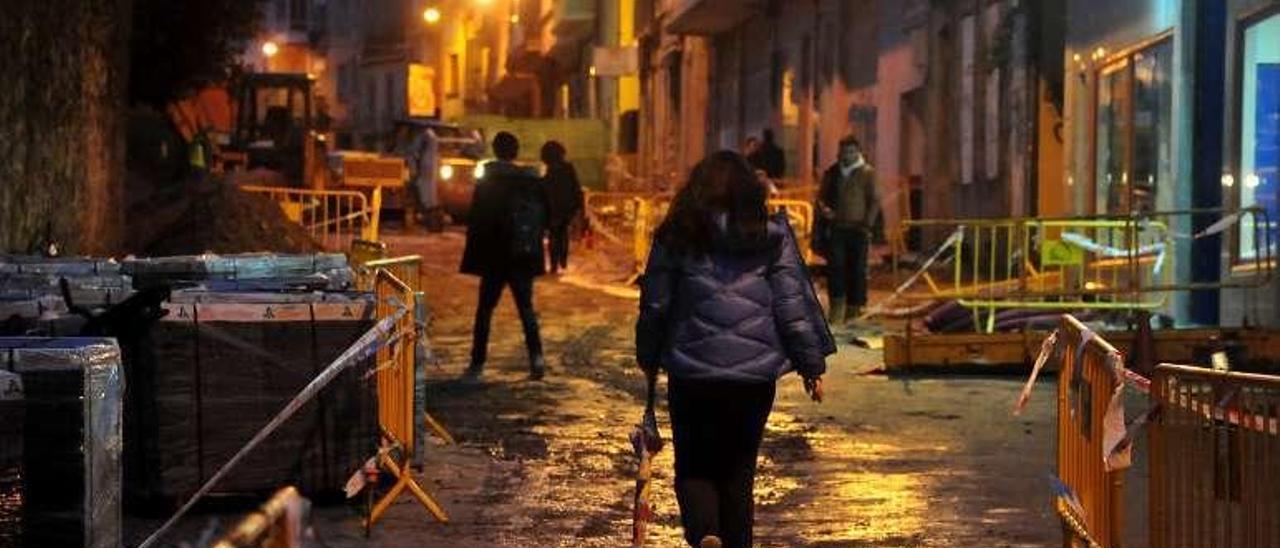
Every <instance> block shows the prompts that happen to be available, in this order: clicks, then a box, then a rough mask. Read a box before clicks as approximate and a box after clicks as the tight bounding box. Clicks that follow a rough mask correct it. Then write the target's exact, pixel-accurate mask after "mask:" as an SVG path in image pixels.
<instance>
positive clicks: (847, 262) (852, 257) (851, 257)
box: [827, 227, 868, 308]
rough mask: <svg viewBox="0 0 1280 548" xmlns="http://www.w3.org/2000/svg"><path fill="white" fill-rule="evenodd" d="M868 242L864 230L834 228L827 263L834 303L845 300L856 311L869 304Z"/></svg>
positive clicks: (830, 294)
mask: <svg viewBox="0 0 1280 548" xmlns="http://www.w3.org/2000/svg"><path fill="white" fill-rule="evenodd" d="M867 239H868V238H867V231H865V230H862V229H860V228H837V227H832V229H831V251H830V253H829V254H828V258H829V260H828V261H827V268H828V271H829V278H828V280H827V290H828V292H829V296H830V297H831V302H832V303H836V302H840V301H842V300H843V301H845V302H847V303H848V304H849V306H852V307H855V308H857V307H861V306H865V305H866V304H867Z"/></svg>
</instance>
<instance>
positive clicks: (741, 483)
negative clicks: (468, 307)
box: [636, 151, 834, 548]
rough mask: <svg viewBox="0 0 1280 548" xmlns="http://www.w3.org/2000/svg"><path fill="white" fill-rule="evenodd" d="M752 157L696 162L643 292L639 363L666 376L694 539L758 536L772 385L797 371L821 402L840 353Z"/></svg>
mask: <svg viewBox="0 0 1280 548" xmlns="http://www.w3.org/2000/svg"><path fill="white" fill-rule="evenodd" d="M766 192H767V189H766V188H765V186H764V184H763V183H762V182H761V181H760V180H759V179H758V178H757V177H756V175H755V173H754V172H753V170H752V169H751V167H750V166H749V165H748V164H747V162H746V160H745V159H744V158H743V157H742V156H741V155H739V154H737V153H735V152H729V151H722V152H717V153H715V154H712V155H711V156H709V157H707V158H706V159H705V160H703V161H702V162H701V163H699V164H698V166H697V167H695V168H694V170H693V173H692V174H691V176H690V178H689V181H688V183H687V184H686V185H685V186H684V188H682V189H681V190H680V192H679V193H678V194H677V195H676V197H675V200H674V201H673V202H672V205H671V209H670V211H669V212H668V214H667V218H666V219H665V220H664V221H663V223H662V224H661V225H660V226H659V228H658V230H657V233H656V235H655V238H654V244H653V249H652V251H650V254H649V263H648V266H647V268H646V269H645V273H644V277H643V279H642V281H641V289H640V318H639V320H638V321H637V322H636V358H637V361H638V362H639V364H640V366H641V367H642V368H644V370H645V372H646V373H648V374H650V375H654V374H656V373H657V370H658V369H659V368H660V367H661V368H662V369H665V370H666V371H667V377H668V389H667V399H668V405H669V408H670V412H671V430H672V437H673V441H674V443H675V467H676V478H675V484H676V486H675V487H676V498H677V501H678V502H679V504H680V515H681V522H682V524H683V526H684V534H685V539H686V540H687V541H688V542H689V544H690V545H691V546H701V547H708V548H710V547H718V546H722V545H723V546H730V547H747V546H751V543H752V534H751V527H752V521H753V518H752V514H753V505H754V501H753V498H752V486H753V484H754V481H755V471H756V456H757V452H758V450H759V448H760V438H761V436H762V435H763V433H764V425H765V421H766V420H767V419H768V417H769V411H770V410H771V408H772V407H773V398H774V390H775V384H776V381H777V380H778V378H779V377H781V376H782V375H783V374H785V373H787V372H788V371H791V370H792V369H794V370H796V371H797V372H799V374H800V376H801V377H803V378H804V385H805V390H806V391H807V392H808V393H809V395H810V396H811V397H812V398H813V399H814V401H820V400H821V397H822V374H823V373H824V372H825V371H826V356H828V355H830V354H831V353H833V352H834V345H833V344H832V343H831V340H830V332H829V331H827V325H826V322H825V321H824V320H823V319H822V312H821V309H819V308H818V305H817V300H816V298H815V297H814V294H813V286H812V285H811V282H810V280H809V277H808V273H807V271H806V269H805V266H804V264H803V262H802V260H801V258H800V256H799V252H798V250H797V247H796V245H795V241H794V236H793V235H792V234H791V229H790V227H789V226H788V225H787V224H786V221H785V219H776V220H771V219H769V216H768V212H767V209H766V206H765V198H766Z"/></svg>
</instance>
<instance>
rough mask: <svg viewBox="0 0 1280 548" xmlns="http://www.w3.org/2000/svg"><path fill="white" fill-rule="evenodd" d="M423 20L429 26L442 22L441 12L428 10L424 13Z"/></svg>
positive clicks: (434, 9)
mask: <svg viewBox="0 0 1280 548" xmlns="http://www.w3.org/2000/svg"><path fill="white" fill-rule="evenodd" d="M422 20H423V21H426V22H427V24H428V25H434V24H436V23H439V22H440V10H439V9H436V8H427V9H426V10H423V12H422Z"/></svg>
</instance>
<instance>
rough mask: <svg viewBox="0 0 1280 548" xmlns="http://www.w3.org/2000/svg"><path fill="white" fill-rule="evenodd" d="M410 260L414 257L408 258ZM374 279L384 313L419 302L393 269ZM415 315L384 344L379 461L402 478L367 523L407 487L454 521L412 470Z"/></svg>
mask: <svg viewBox="0 0 1280 548" xmlns="http://www.w3.org/2000/svg"><path fill="white" fill-rule="evenodd" d="M409 263H411V261H406V262H405V264H409ZM373 281H374V292H375V293H376V295H377V315H378V318H383V317H386V316H388V315H391V314H392V313H393V312H394V311H396V310H397V309H399V308H400V307H403V306H408V307H412V306H413V303H414V301H415V297H416V295H415V291H414V289H413V288H412V287H410V286H409V285H408V284H406V283H405V282H404V281H402V280H400V279H399V278H397V277H396V276H395V275H394V274H392V273H391V271H390V270H387V269H386V268H378V269H377V270H376V271H375V274H374V278H373ZM415 321H416V320H415V317H414V315H412V314H404V315H402V316H400V319H399V320H398V321H397V322H396V326H395V330H394V336H393V338H392V341H391V343H390V344H386V345H383V346H382V347H380V348H379V349H378V355H377V364H378V367H377V382H378V423H379V425H380V426H381V431H382V437H383V440H384V448H385V449H386V450H382V451H379V452H378V463H379V464H380V465H381V466H382V467H383V468H385V469H386V470H387V471H388V472H390V473H391V475H392V476H394V477H395V478H396V483H395V485H394V486H393V487H392V488H391V490H390V491H389V492H387V494H386V495H384V496H383V497H382V498H381V499H379V500H378V502H377V503H376V504H374V506H373V509H372V510H371V511H370V513H369V518H368V520H367V521H366V522H365V524H366V527H372V526H373V524H375V523H377V522H378V520H379V519H380V518H381V517H382V516H383V514H385V513H386V511H387V509H389V508H390V507H391V504H392V503H394V502H395V501H396V499H397V498H399V497H400V495H401V494H402V493H404V491H405V490H408V491H409V492H410V493H411V494H413V496H414V498H416V499H417V500H418V502H419V503H421V504H422V506H423V507H424V508H426V509H427V511H428V512H429V513H431V515H432V516H435V518H436V519H438V520H440V521H442V522H447V521H449V518H448V516H447V515H446V514H445V512H444V509H443V508H441V506H440V504H439V503H437V502H436V501H435V499H433V498H431V495H429V494H427V492H426V491H425V490H424V489H423V488H422V486H420V485H419V484H418V482H417V481H416V480H415V479H414V478H413V474H412V472H411V471H410V470H409V465H410V463H411V462H412V460H413V453H414V447H415V445H414V443H415V438H414V435H415V428H414V383H415V376H416V375H415V371H416V367H417V363H416V360H415V359H414V348H415V343H416V338H417V337H418V333H419V332H418V329H417V326H416V325H415ZM429 425H432V426H434V427H436V428H439V424H438V423H435V421H430V422H429ZM438 432H439V433H441V434H442V437H444V438H445V439H446V440H449V439H452V438H451V437H449V436H448V433H447V432H445V431H444V429H443V428H439V430H438ZM396 453H398V454H399V459H397V458H395V457H394V456H393V455H395V454H396Z"/></svg>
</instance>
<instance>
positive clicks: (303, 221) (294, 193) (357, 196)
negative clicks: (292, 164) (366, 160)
mask: <svg viewBox="0 0 1280 548" xmlns="http://www.w3.org/2000/svg"><path fill="white" fill-rule="evenodd" d="M240 189H241V190H244V191H245V192H251V193H255V194H263V195H266V196H267V197H268V198H270V199H272V200H274V201H275V202H276V203H278V204H280V209H281V210H283V211H284V213H285V216H286V217H288V218H289V220H291V221H293V222H295V223H298V224H300V225H302V227H303V228H305V229H307V232H309V233H310V234H311V237H312V238H314V239H315V240H316V241H317V242H320V245H322V246H324V248H325V249H331V250H343V249H347V247H348V246H349V245H350V244H351V242H352V240H355V239H363V240H369V241H376V240H377V239H378V212H379V211H380V210H381V209H382V203H381V198H382V194H381V192H379V191H377V190H375V191H374V193H373V203H372V205H371V204H370V203H369V202H370V200H369V198H368V197H366V196H365V194H364V193H363V192H359V191H355V190H310V189H301V188H288V187H271V186H256V185H242V186H240Z"/></svg>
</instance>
